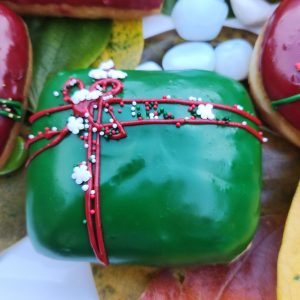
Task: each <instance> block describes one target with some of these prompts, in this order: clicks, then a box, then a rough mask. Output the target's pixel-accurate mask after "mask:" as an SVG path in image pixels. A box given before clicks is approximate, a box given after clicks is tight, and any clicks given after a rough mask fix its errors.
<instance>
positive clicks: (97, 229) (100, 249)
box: [27, 78, 263, 265]
mask: <svg viewBox="0 0 300 300" xmlns="http://www.w3.org/2000/svg"><path fill="white" fill-rule="evenodd" d="M74 86H76V87H77V88H79V89H84V88H85V87H84V84H83V82H82V81H81V80H79V79H75V78H71V79H70V80H68V81H67V82H66V83H65V85H64V88H63V96H64V100H65V101H66V102H67V103H68V104H66V105H63V106H58V107H53V108H49V109H45V110H43V111H40V112H38V113H36V114H34V115H32V116H31V118H30V122H31V123H33V122H34V121H36V120H38V119H39V118H41V117H44V116H46V115H49V114H52V113H56V112H60V111H64V110H70V109H72V110H73V114H74V116H76V117H82V118H85V119H87V120H88V121H89V128H88V135H87V136H80V138H81V139H82V140H84V141H85V143H86V144H87V151H86V165H87V169H88V171H89V172H90V174H91V175H92V176H91V179H90V180H88V189H87V190H86V192H85V214H86V222H87V230H88V235H89V240H90V244H91V247H92V249H93V251H94V253H95V256H96V257H97V258H98V259H99V261H100V262H102V263H103V264H104V265H107V264H108V263H109V261H108V257H107V253H106V250H105V245H104V237H103V232H102V224H101V193H100V192H101V191H100V186H99V184H100V167H101V160H100V154H101V136H100V134H99V132H101V131H102V132H103V135H104V134H105V135H106V136H107V138H109V139H114V140H119V139H122V138H125V137H126V136H127V134H126V131H125V127H127V126H139V125H150V124H162V125H166V124H174V125H175V126H176V127H180V126H182V125H184V124H193V125H221V126H227V127H238V128H241V129H244V130H246V131H248V132H249V133H250V134H252V135H253V136H254V137H256V138H257V139H258V140H259V141H261V142H262V141H263V135H262V132H260V131H257V130H256V129H254V128H252V127H251V126H249V125H247V123H244V122H243V123H239V122H230V121H228V120H224V119H223V120H215V119H214V120H207V119H197V118H195V117H191V118H189V119H184V118H178V119H176V118H168V119H143V118H142V117H138V119H137V120H132V121H118V119H117V118H116V116H115V114H114V109H113V106H112V105H113V104H119V105H121V106H124V105H125V104H132V103H133V102H136V104H144V105H145V106H146V110H147V107H148V105H149V103H151V102H152V103H154V105H155V106H156V108H157V106H158V105H159V104H177V105H184V106H188V107H189V109H188V110H189V111H192V110H193V109H194V108H195V107H197V106H198V105H200V104H204V105H207V104H211V105H212V106H213V108H215V109H220V110H224V111H228V112H231V113H235V114H238V115H240V116H242V117H244V118H245V119H247V120H249V121H251V122H253V123H254V124H256V125H257V126H260V125H261V122H260V120H259V119H258V118H256V117H255V116H253V115H251V114H249V113H248V112H246V111H243V110H241V109H239V108H238V106H237V105H234V106H228V105H224V104H218V103H211V102H204V101H195V100H182V99H170V98H168V97H163V98H162V99H134V100H133V99H131V100H129V99H122V98H116V97H115V96H116V95H117V94H119V93H120V92H121V91H122V89H123V84H122V83H121V82H120V81H119V80H116V79H102V80H98V81H96V82H95V83H94V84H93V85H91V86H90V88H89V91H95V90H97V89H98V90H99V88H100V89H101V90H106V92H104V93H103V94H102V95H101V96H99V97H98V99H96V100H83V101H81V102H79V103H78V104H74V103H73V102H72V97H70V96H69V91H70V89H72V87H74ZM95 105H96V107H95ZM103 109H107V113H108V114H109V115H110V117H111V118H112V119H113V123H105V124H104V123H102V112H103ZM95 113H96V116H95ZM93 130H95V131H93ZM69 133H70V131H69V129H68V127H67V126H66V127H65V128H63V129H62V130H53V129H49V128H45V131H44V132H39V133H38V135H37V136H36V137H31V138H30V139H28V141H27V147H28V146H30V145H31V144H33V143H35V142H37V141H39V140H41V139H47V140H49V139H52V140H51V141H50V142H49V143H48V144H46V145H45V146H44V147H42V148H40V149H39V150H37V151H35V152H34V153H32V154H31V156H30V157H29V159H28V161H27V166H28V165H29V164H30V162H31V161H32V160H33V159H34V158H35V157H36V156H37V155H39V154H40V153H41V152H43V151H45V150H46V149H49V148H51V147H54V146H55V145H57V144H58V143H60V142H61V141H62V140H63V139H64V138H65V136H66V135H68V134H69ZM92 155H94V156H95V158H96V161H95V163H93V162H92V161H91V160H90V157H91V156H92Z"/></svg>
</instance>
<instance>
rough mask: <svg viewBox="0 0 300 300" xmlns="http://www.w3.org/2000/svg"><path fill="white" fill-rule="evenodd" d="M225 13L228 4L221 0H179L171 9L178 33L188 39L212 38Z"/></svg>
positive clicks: (201, 39) (223, 20)
mask: <svg viewBox="0 0 300 300" xmlns="http://www.w3.org/2000/svg"><path fill="white" fill-rule="evenodd" d="M243 1H244V0H243ZM227 15H228V5H227V4H226V3H225V2H224V1H221V0H179V1H178V2H177V3H176V5H175V6H174V9H173V11H172V18H173V21H174V24H175V28H176V30H177V32H178V34H179V35H180V36H181V37H182V38H183V39H186V40H189V41H210V40H212V39H214V38H215V37H216V36H217V35H218V34H219V32H220V31H221V28H222V26H223V23H224V22H225V20H226V17H227Z"/></svg>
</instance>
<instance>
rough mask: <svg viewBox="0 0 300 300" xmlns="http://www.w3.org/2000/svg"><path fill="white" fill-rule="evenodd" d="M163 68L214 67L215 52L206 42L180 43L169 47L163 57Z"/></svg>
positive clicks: (203, 68)
mask: <svg viewBox="0 0 300 300" xmlns="http://www.w3.org/2000/svg"><path fill="white" fill-rule="evenodd" d="M162 64H163V67H164V69H165V70H187V69H197V70H208V71H212V70H214V68H215V52H214V49H213V47H212V46H211V45H209V44H208V43H197V42H190V43H182V44H180V45H177V46H175V47H173V48H171V49H170V50H169V51H168V52H167V53H166V54H165V56H164V57H163V62H162Z"/></svg>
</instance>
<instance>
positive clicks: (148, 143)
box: [27, 70, 261, 266]
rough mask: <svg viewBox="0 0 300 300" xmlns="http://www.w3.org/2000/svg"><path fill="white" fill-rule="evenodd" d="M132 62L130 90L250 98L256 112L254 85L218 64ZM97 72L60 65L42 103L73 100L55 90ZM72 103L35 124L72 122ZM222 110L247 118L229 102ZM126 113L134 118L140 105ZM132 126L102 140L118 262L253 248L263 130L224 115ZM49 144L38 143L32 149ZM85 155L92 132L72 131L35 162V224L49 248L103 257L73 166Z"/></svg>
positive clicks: (34, 231)
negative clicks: (136, 66)
mask: <svg viewBox="0 0 300 300" xmlns="http://www.w3.org/2000/svg"><path fill="white" fill-rule="evenodd" d="M126 72H127V73H128V77H127V78H126V79H125V80H124V81H123V82H124V85H125V88H124V91H123V94H121V96H122V97H124V98H126V99H134V98H142V99H145V98H151V97H156V98H161V97H162V96H164V95H171V96H172V97H175V98H182V99H188V97H189V96H196V97H202V99H203V100H208V101H212V102H216V103H224V104H228V105H233V104H240V105H242V106H243V107H244V109H245V110H246V111H248V112H251V113H254V109H253V106H252V104H251V101H250V99H249V96H248V94H247V92H246V91H245V89H244V88H243V87H242V86H241V85H240V84H239V83H237V82H235V81H232V80H230V79H228V78H225V77H221V76H219V75H216V74H214V73H210V72H205V71H187V72H180V73H179V72H141V71H139V72H137V71H126ZM87 73H88V71H87V70H82V71H78V72H69V73H59V74H58V75H57V76H56V77H54V78H52V79H51V80H49V81H48V83H47V84H46V86H45V88H44V91H43V93H42V96H41V101H40V104H39V107H38V111H39V110H43V109H45V108H49V107H54V106H57V105H60V104H64V103H63V101H62V96H59V97H54V96H53V91H60V90H61V88H62V86H63V84H64V82H65V81H67V80H68V79H69V78H70V77H71V76H74V77H78V78H80V79H82V80H83V81H84V82H85V83H86V84H87V85H90V84H91V79H89V78H88V76H87ZM164 107H165V109H167V110H172V113H174V114H175V116H176V115H178V114H182V109H183V108H182V107H181V106H179V105H168V107H166V106H164ZM184 111H186V108H184ZM71 113H72V112H71V111H64V112H59V113H56V114H52V115H50V116H46V117H44V118H42V119H40V120H38V121H37V122H35V124H34V126H33V133H34V134H35V133H36V132H38V131H43V130H44V128H45V127H50V128H51V127H53V126H55V127H58V128H59V129H61V128H63V127H64V126H65V125H66V121H67V119H68V117H69V116H70V115H71ZM185 114H186V116H188V114H187V113H185ZM216 115H217V117H226V116H229V117H230V118H231V120H233V121H239V122H241V121H243V120H244V119H243V118H241V117H239V116H236V115H234V114H230V113H228V112H217V111H216ZM116 117H117V118H118V119H119V120H132V119H133V117H132V116H131V111H130V105H129V106H125V107H124V108H123V109H122V113H121V114H118V113H116ZM252 126H253V127H255V126H254V125H253V124H252ZM125 130H126V132H127V135H128V136H127V138H124V139H122V140H119V141H114V140H108V141H107V140H105V139H102V146H101V147H102V148H101V149H102V150H101V215H102V225H103V232H104V240H105V246H106V251H107V254H108V257H109V260H110V263H112V264H116V263H134V264H146V265H160V266H161V265H183V264H210V263H224V262H229V261H231V260H232V259H234V258H235V257H236V256H237V255H239V254H240V253H241V252H242V251H243V250H245V249H246V247H247V246H248V244H249V243H250V242H251V239H252V237H253V235H254V233H255V230H256V227H257V223H258V220H259V201H260V190H261V145H260V142H259V141H258V140H257V139H256V138H255V137H253V136H252V135H251V134H250V133H248V132H247V131H245V130H242V129H238V128H229V127H222V126H215V125H183V126H181V128H176V126H174V125H141V126H134V127H126V128H125ZM44 144H45V142H38V143H36V144H34V145H33V146H32V147H31V152H33V151H34V150H37V149H39V148H40V147H42V146H43V145H44ZM85 159H86V155H85V148H84V147H83V141H82V140H80V139H79V136H75V135H69V136H68V137H66V138H65V139H64V140H63V141H62V142H61V143H60V144H59V145H57V146H55V147H54V148H51V149H49V150H46V151H45V152H43V153H42V154H41V155H39V156H38V157H37V158H35V159H34V160H33V161H32V163H31V165H30V166H29V168H28V189H27V228H28V233H29V236H30V238H31V240H32V242H33V244H34V245H35V247H36V248H37V249H38V250H39V251H40V252H42V253H44V254H47V255H50V256H53V257H68V258H72V259H76V260H86V261H95V257H94V254H93V252H92V249H91V247H90V244H89V239H88V236H87V229H86V225H84V222H83V220H84V219H85V213H84V193H83V192H82V190H81V188H80V186H78V185H76V184H75V182H74V181H73V180H72V179H71V174H72V171H73V167H74V166H75V165H78V163H79V162H81V161H83V160H85Z"/></svg>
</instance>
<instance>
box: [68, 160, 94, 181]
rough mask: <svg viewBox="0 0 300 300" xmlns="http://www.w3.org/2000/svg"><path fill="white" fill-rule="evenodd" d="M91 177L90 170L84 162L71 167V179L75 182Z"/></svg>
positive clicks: (87, 179)
mask: <svg viewBox="0 0 300 300" xmlns="http://www.w3.org/2000/svg"><path fill="white" fill-rule="evenodd" d="M91 178H92V174H91V172H90V171H89V170H88V168H87V165H86V164H80V165H79V166H77V167H75V168H74V169H73V173H72V179H74V180H75V182H76V183H77V184H82V183H83V182H87V181H89V180H90V179H91Z"/></svg>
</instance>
